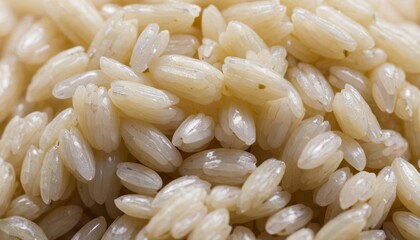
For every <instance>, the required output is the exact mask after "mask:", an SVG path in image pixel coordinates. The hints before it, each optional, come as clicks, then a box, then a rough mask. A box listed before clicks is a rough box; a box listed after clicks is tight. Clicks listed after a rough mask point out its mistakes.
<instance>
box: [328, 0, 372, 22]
mask: <svg viewBox="0 0 420 240" xmlns="http://www.w3.org/2000/svg"><path fill="white" fill-rule="evenodd" d="M326 2H327V3H328V4H330V5H331V6H333V7H334V8H336V9H338V10H339V11H341V12H342V13H344V14H345V15H347V16H348V17H350V18H351V19H353V20H354V21H356V22H358V23H360V24H362V25H364V26H368V25H370V24H372V23H374V22H375V13H374V9H373V8H372V6H371V5H370V4H369V1H364V0H327V1H326Z"/></svg>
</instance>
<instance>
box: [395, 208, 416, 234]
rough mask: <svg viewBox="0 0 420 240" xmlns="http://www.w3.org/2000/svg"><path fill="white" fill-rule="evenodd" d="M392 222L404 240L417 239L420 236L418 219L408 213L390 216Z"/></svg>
mask: <svg viewBox="0 0 420 240" xmlns="http://www.w3.org/2000/svg"><path fill="white" fill-rule="evenodd" d="M392 220H393V221H394V223H395V226H397V228H398V230H399V231H400V233H401V235H403V236H404V237H405V238H406V239H413V240H414V239H417V238H418V237H419V236H420V217H419V216H416V215H415V214H413V213H410V212H403V211H398V212H394V213H393V214H392Z"/></svg>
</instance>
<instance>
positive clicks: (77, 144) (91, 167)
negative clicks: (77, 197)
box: [58, 127, 95, 182]
mask: <svg viewBox="0 0 420 240" xmlns="http://www.w3.org/2000/svg"><path fill="white" fill-rule="evenodd" d="M58 142H59V147H58V151H59V154H60V157H61V158H62V159H63V163H64V164H65V166H66V167H67V169H68V170H69V171H70V172H71V173H72V174H73V176H74V177H76V178H77V179H78V180H79V181H81V182H88V181H90V180H92V179H93V177H94V176H95V158H94V156H93V152H92V149H91V148H90V145H88V143H87V142H86V140H85V139H84V137H83V135H82V134H81V133H80V131H79V130H78V129H77V128H75V127H72V128H70V130H67V129H62V130H61V131H60V135H59V138H58Z"/></svg>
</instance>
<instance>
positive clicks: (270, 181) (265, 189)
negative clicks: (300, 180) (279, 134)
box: [238, 159, 286, 212]
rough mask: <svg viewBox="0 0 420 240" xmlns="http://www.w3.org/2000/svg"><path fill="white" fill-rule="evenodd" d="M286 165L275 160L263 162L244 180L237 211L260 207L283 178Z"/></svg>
mask: <svg viewBox="0 0 420 240" xmlns="http://www.w3.org/2000/svg"><path fill="white" fill-rule="evenodd" d="M285 168H286V165H285V164H284V162H282V161H279V160H276V159H268V160H266V161H264V162H263V163H262V164H261V165H260V166H258V168H257V169H256V170H255V171H254V172H253V173H252V174H251V175H250V176H249V177H248V178H247V179H246V181H245V183H244V184H243V186H242V190H241V196H240V198H239V203H238V206H239V210H240V211H241V212H245V211H247V210H249V209H250V208H254V207H257V206H259V205H261V204H262V203H263V202H264V201H265V200H266V199H267V198H268V197H269V196H270V195H271V194H272V193H274V191H275V189H276V186H278V185H279V183H280V181H281V179H282V178H283V175H284V172H285Z"/></svg>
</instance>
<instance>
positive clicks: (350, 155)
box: [335, 131, 366, 171]
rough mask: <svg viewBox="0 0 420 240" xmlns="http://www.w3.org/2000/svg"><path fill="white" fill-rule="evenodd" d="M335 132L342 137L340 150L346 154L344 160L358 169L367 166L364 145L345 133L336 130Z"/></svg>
mask: <svg viewBox="0 0 420 240" xmlns="http://www.w3.org/2000/svg"><path fill="white" fill-rule="evenodd" d="M335 134H337V135H338V136H340V138H341V141H342V142H341V146H340V150H341V151H342V152H343V154H344V160H346V162H347V163H348V164H350V165H351V166H352V167H354V168H355V169H356V170H358V171H362V170H363V169H365V167H366V155H365V152H364V151H363V148H362V146H360V144H359V143H358V142H357V141H356V140H354V139H353V138H351V137H350V136H348V135H347V134H345V133H342V132H339V131H335Z"/></svg>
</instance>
